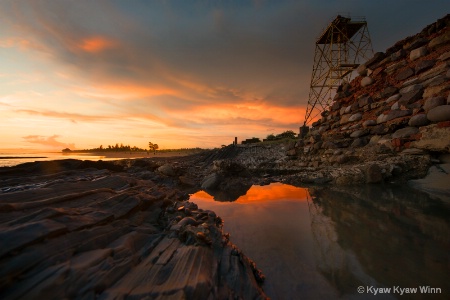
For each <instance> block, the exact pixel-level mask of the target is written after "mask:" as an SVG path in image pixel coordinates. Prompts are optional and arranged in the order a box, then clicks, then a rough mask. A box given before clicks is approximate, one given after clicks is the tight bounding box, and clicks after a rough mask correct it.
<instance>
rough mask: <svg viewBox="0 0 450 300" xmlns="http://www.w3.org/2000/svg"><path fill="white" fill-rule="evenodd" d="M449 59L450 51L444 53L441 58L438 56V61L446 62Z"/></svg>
mask: <svg viewBox="0 0 450 300" xmlns="http://www.w3.org/2000/svg"><path fill="white" fill-rule="evenodd" d="M449 58H450V51H447V52H445V53H444V54H442V55H441V56H439V58H438V59H439V60H442V61H446V60H447V59H449Z"/></svg>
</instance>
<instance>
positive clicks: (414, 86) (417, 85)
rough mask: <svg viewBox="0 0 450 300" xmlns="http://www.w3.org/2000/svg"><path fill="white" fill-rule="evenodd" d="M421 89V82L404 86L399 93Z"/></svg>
mask: <svg viewBox="0 0 450 300" xmlns="http://www.w3.org/2000/svg"><path fill="white" fill-rule="evenodd" d="M421 89H423V85H421V84H413V85H409V86H407V87H404V88H402V89H401V90H400V94H407V93H409V92H412V91H417V90H421Z"/></svg>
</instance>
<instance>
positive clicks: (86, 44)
mask: <svg viewBox="0 0 450 300" xmlns="http://www.w3.org/2000/svg"><path fill="white" fill-rule="evenodd" d="M113 45H114V42H112V41H111V40H109V39H106V38H104V37H100V36H95V37H90V38H86V39H83V40H82V41H81V43H80V44H79V46H78V47H79V48H80V49H82V50H83V51H85V52H90V53H97V52H101V51H103V50H105V49H108V48H111V47H112V46H113Z"/></svg>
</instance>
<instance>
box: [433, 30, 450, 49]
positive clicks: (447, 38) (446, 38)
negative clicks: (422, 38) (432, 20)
mask: <svg viewBox="0 0 450 300" xmlns="http://www.w3.org/2000/svg"><path fill="white" fill-rule="evenodd" d="M448 42H450V31H446V32H445V33H444V34H442V35H440V36H438V37H435V38H434V39H432V40H431V41H430V42H429V43H428V47H430V48H431V49H432V48H435V47H437V46H439V45H442V44H445V43H448Z"/></svg>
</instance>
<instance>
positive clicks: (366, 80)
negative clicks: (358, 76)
mask: <svg viewBox="0 0 450 300" xmlns="http://www.w3.org/2000/svg"><path fill="white" fill-rule="evenodd" d="M372 83H374V80H373V79H372V78H371V77H369V76H366V77H364V78H363V79H362V80H361V86H362V87H365V86H369V85H371V84H372Z"/></svg>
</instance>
